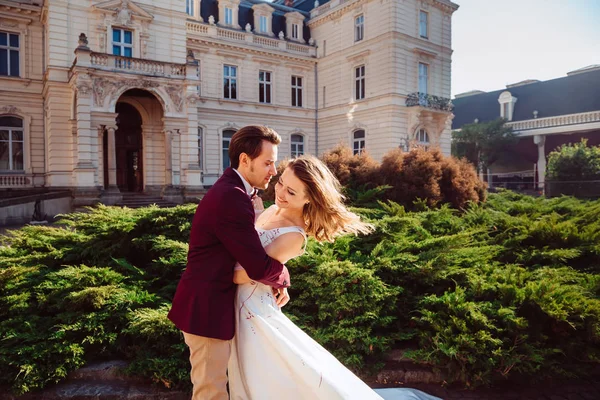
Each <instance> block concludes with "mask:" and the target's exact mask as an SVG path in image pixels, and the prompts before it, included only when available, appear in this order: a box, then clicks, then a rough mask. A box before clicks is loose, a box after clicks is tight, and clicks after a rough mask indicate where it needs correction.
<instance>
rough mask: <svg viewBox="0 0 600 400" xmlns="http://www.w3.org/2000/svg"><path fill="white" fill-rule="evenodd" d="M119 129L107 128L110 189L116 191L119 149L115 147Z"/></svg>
mask: <svg viewBox="0 0 600 400" xmlns="http://www.w3.org/2000/svg"><path fill="white" fill-rule="evenodd" d="M116 130H117V128H115V127H113V126H111V127H107V128H106V139H107V140H106V142H107V143H106V152H107V153H108V154H107V162H108V188H109V189H116V191H119V188H118V187H117V149H116V146H115V131H116Z"/></svg>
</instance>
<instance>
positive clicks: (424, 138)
mask: <svg viewBox="0 0 600 400" xmlns="http://www.w3.org/2000/svg"><path fill="white" fill-rule="evenodd" d="M417 144H418V145H419V146H425V147H427V146H429V134H428V133H427V131H426V130H425V129H419V131H418V132H417Z"/></svg>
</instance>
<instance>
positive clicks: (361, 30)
mask: <svg viewBox="0 0 600 400" xmlns="http://www.w3.org/2000/svg"><path fill="white" fill-rule="evenodd" d="M364 34H365V16H364V15H359V16H358V17H356V18H354V41H355V42H358V41H360V40H363V37H364Z"/></svg>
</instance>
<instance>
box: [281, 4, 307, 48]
mask: <svg viewBox="0 0 600 400" xmlns="http://www.w3.org/2000/svg"><path fill="white" fill-rule="evenodd" d="M303 27H304V15H302V14H300V13H299V12H297V11H294V12H289V13H286V14H285V31H286V33H287V34H286V37H287V38H288V39H289V40H293V41H294V42H299V43H305V42H304V38H303V34H302V28H303Z"/></svg>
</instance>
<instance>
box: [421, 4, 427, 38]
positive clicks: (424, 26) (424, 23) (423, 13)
mask: <svg viewBox="0 0 600 400" xmlns="http://www.w3.org/2000/svg"><path fill="white" fill-rule="evenodd" d="M428 25H429V14H428V13H427V12H426V11H422V10H421V11H419V36H420V37H422V38H423V39H427V38H428V37H429V35H428V33H427V29H428Z"/></svg>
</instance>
